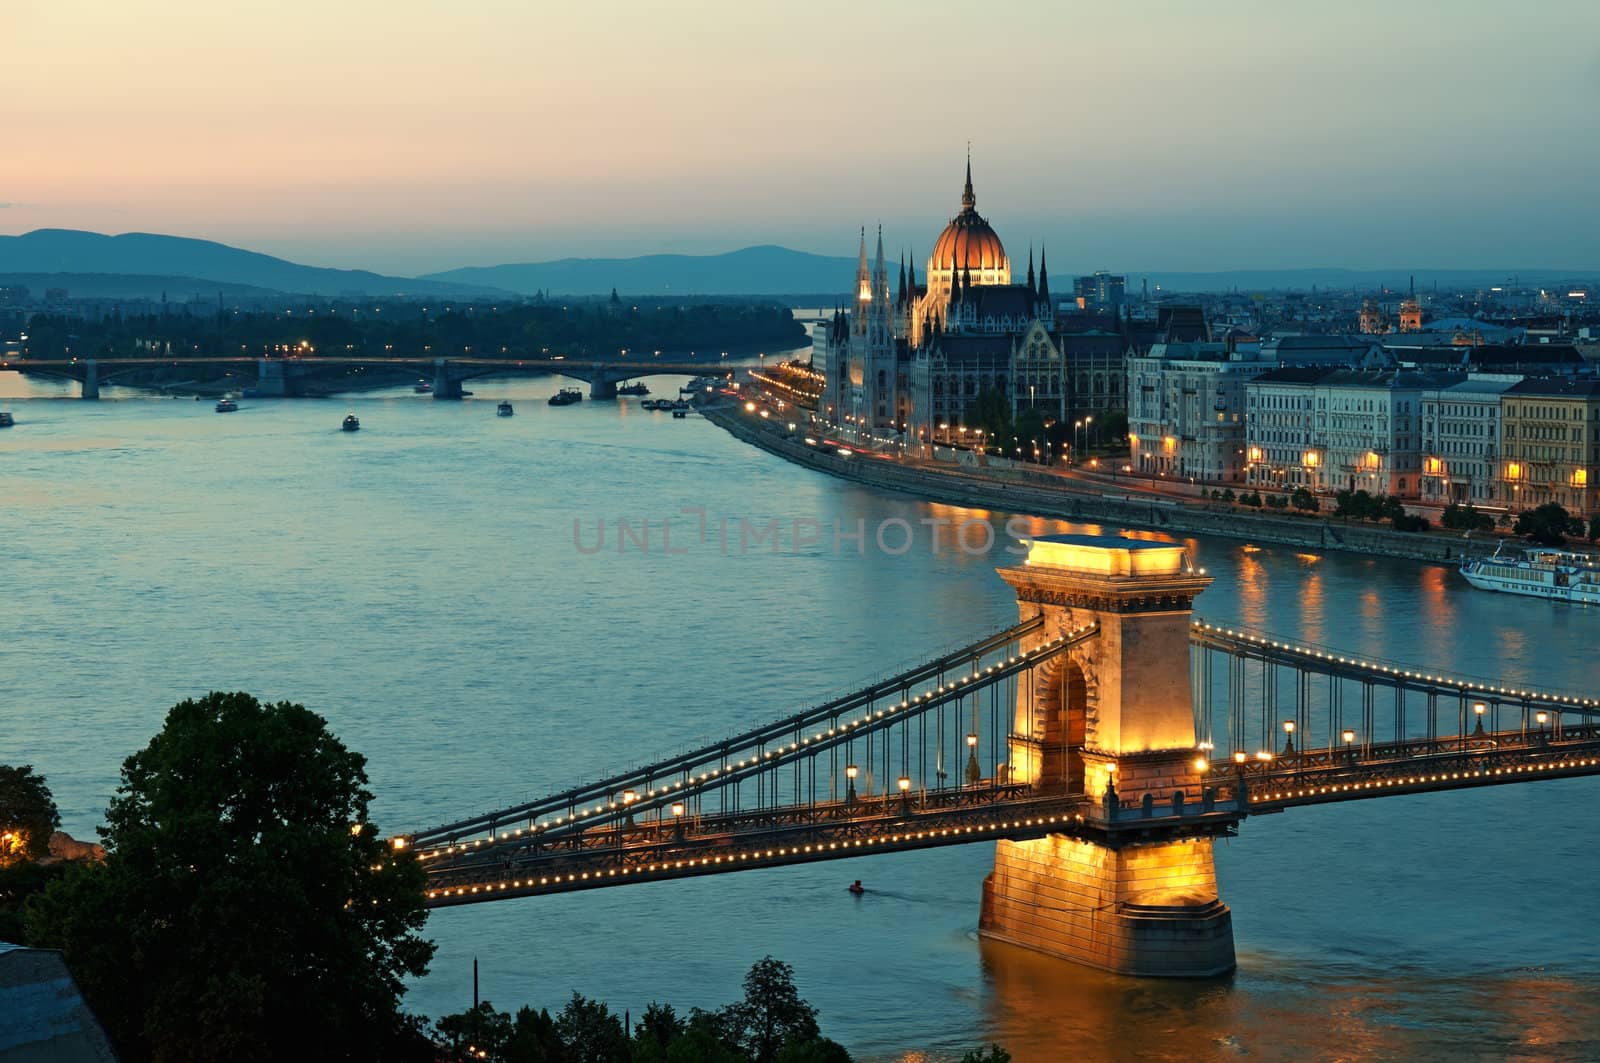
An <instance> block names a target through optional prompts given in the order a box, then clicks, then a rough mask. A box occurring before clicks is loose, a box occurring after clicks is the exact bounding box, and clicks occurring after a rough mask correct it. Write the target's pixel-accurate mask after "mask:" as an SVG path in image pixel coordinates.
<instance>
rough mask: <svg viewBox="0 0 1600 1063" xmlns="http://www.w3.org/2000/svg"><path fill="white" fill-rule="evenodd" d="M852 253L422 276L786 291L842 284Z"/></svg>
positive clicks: (784, 251) (552, 286) (666, 290)
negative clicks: (833, 255)
mask: <svg viewBox="0 0 1600 1063" xmlns="http://www.w3.org/2000/svg"><path fill="white" fill-rule="evenodd" d="M855 272H856V260H855V259H853V258H835V257H830V256H828V255H813V254H809V253H807V252H805V251H791V250H790V249H789V248H787V247H776V246H774V245H772V244H766V245H763V246H760V247H746V248H743V249H742V250H739V251H729V252H727V253H725V254H721V255H641V256H639V257H638V258H562V259H557V260H556V261H554V262H520V263H514V264H508V265H504V266H468V267H467V268H465V269H452V270H446V271H445V272H443V273H428V274H424V275H423V279H424V280H432V281H449V282H451V283H454V284H470V285H482V286H488V287H494V288H504V289H508V290H510V291H513V292H521V293H522V294H524V295H531V294H533V293H534V292H539V291H543V292H550V293H552V294H557V295H587V294H593V293H603V292H609V291H611V289H613V288H615V289H616V290H617V291H619V292H626V293H628V294H629V295H695V294H699V295H713V294H714V295H785V294H802V293H807V294H816V293H819V292H843V291H848V290H849V288H850V284H851V279H852V278H853V277H854V276H855Z"/></svg>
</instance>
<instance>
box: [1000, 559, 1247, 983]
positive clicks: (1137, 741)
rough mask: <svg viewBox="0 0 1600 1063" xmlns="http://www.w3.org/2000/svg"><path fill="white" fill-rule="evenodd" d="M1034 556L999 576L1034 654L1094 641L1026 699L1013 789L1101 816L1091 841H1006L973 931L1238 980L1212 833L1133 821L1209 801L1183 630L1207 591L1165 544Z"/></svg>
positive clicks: (1092, 961)
mask: <svg viewBox="0 0 1600 1063" xmlns="http://www.w3.org/2000/svg"><path fill="white" fill-rule="evenodd" d="M1028 546H1029V550H1028V555H1027V558H1026V559H1025V560H1024V561H1023V563H1022V564H1020V565H1017V566H1014V567H1010V568H1003V569H1001V570H1000V575H1001V577H1002V578H1004V579H1005V581H1006V582H1007V583H1009V584H1011V586H1012V587H1013V588H1015V590H1016V592H1017V602H1018V606H1019V609H1020V611H1021V614H1022V618H1023V619H1024V620H1027V619H1030V618H1032V617H1035V616H1039V615H1043V616H1044V618H1045V624H1044V628H1043V630H1040V631H1037V632H1035V633H1034V634H1033V635H1032V636H1031V637H1030V639H1029V641H1028V642H1027V643H1025V648H1031V647H1032V646H1034V645H1037V644H1039V643H1043V642H1046V641H1048V640H1050V639H1053V638H1055V637H1056V636H1058V635H1060V634H1062V633H1063V632H1066V631H1069V630H1071V629H1073V628H1076V627H1081V626H1083V625H1085V624H1088V623H1095V624H1097V625H1098V626H1099V633H1098V635H1097V636H1096V637H1095V638H1093V639H1090V640H1088V641H1086V642H1084V643H1082V644H1081V645H1078V646H1075V647H1073V648H1072V649H1071V650H1069V651H1068V652H1067V653H1065V654H1062V655H1060V656H1058V657H1056V658H1054V659H1053V660H1051V661H1050V662H1048V663H1047V665H1045V666H1043V667H1042V668H1041V669H1040V670H1039V675H1038V678H1037V679H1036V680H1035V681H1034V682H1032V683H1031V684H1028V685H1027V686H1023V687H1019V689H1018V691H1017V706H1016V720H1015V725H1014V727H1013V732H1014V737H1013V741H1012V749H1013V753H1012V758H1011V763H1010V765H1009V771H1010V777H1011V779H1012V781H1013V782H1030V783H1032V784H1033V785H1034V786H1035V787H1037V788H1038V789H1039V791H1040V792H1041V793H1085V794H1088V795H1089V796H1091V797H1094V798H1096V799H1097V802H1098V807H1100V808H1101V809H1104V810H1105V813H1104V816H1103V819H1102V825H1103V826H1102V829H1101V830H1099V831H1098V832H1090V833H1088V834H1086V835H1084V836H1083V837H1078V838H1069V837H1067V836H1064V835H1050V836H1048V837H1046V838H1042V839H1038V840H1034V841H1001V842H999V843H998V848H997V849H996V852H995V865H994V871H993V873H992V874H990V875H989V877H988V878H987V879H985V880H984V887H983V911H982V916H981V919H980V922H979V929H980V932H981V933H982V934H984V935H985V936H988V937H993V938H997V939H1001V940H1005V941H1010V942H1013V943H1015V944H1018V945H1023V946H1025V947H1028V948H1032V949H1037V950H1039V951H1041V952H1046V953H1049V954H1051V955H1055V956H1060V957H1063V958H1065V959H1069V960H1073V961H1075V962H1078V963H1082V964H1086V965H1088V966H1091V967H1098V968H1101V969H1103V970H1108V971H1114V972H1117V973H1120V974H1128V975H1140V976H1164V977H1180V978H1185V977H1187V978H1196V977H1210V976H1214V975H1219V974H1223V973H1225V972H1227V971H1230V970H1232V969H1233V967H1234V954H1233V921H1232V915H1231V913H1230V912H1229V910H1228V907H1227V906H1226V905H1225V904H1223V903H1222V901H1221V900H1220V899H1219V898H1218V896H1217V876H1216V868H1215V865H1214V864H1213V862H1212V850H1211V846H1212V834H1211V833H1208V832H1206V831H1202V830H1193V831H1187V832H1185V831H1166V832H1158V831H1153V830H1147V829H1140V828H1139V826H1138V819H1137V816H1138V809H1139V808H1140V806H1141V805H1145V807H1147V808H1148V807H1149V805H1148V804H1147V800H1148V801H1152V802H1160V803H1161V804H1162V805H1163V806H1165V807H1177V808H1180V809H1181V808H1182V807H1183V802H1182V798H1181V797H1180V798H1178V799H1176V805H1175V806H1174V805H1173V804H1169V803H1171V802H1174V800H1175V799H1174V793H1175V792H1177V791H1184V792H1185V793H1187V794H1189V795H1199V794H1202V793H1207V792H1206V791H1205V784H1206V776H1205V775H1204V774H1203V773H1202V772H1201V771H1200V770H1199V769H1198V767H1197V764H1196V752H1195V746H1196V734H1195V723H1194V709H1193V706H1192V702H1191V699H1190V689H1189V625H1190V613H1191V610H1192V609H1193V603H1194V598H1195V595H1197V594H1199V593H1200V592H1201V591H1203V590H1204V589H1205V588H1206V586H1207V585H1209V584H1210V582H1211V580H1210V579H1209V578H1208V577H1206V576H1205V575H1203V574H1201V573H1198V572H1195V571H1194V570H1193V568H1192V567H1191V565H1190V563H1189V561H1188V558H1187V555H1186V552H1185V551H1184V549H1183V548H1182V547H1181V546H1175V545H1173V544H1170V543H1156V542H1146V541H1140V540H1134V539H1122V538H1117V537H1114V536H1088V535H1053V536H1041V537H1039V538H1037V539H1034V540H1032V541H1031V542H1029V543H1028ZM1146 795H1150V796H1149V798H1148V799H1147V797H1146ZM1207 796H1208V798H1209V794H1207ZM1190 807H1193V806H1192V805H1191V806H1190ZM1119 810H1120V812H1119ZM1129 813H1132V814H1133V815H1132V816H1130V815H1129Z"/></svg>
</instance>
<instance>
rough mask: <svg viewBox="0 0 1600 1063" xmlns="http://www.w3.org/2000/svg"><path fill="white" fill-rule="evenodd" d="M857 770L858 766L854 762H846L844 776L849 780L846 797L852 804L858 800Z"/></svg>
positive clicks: (845, 792) (845, 791) (846, 785)
mask: <svg viewBox="0 0 1600 1063" xmlns="http://www.w3.org/2000/svg"><path fill="white" fill-rule="evenodd" d="M856 772H857V768H856V766H855V765H854V764H846V765H845V766H844V777H845V779H846V780H848V781H847V782H846V783H845V790H844V799H845V801H846V802H848V803H850V804H855V800H856Z"/></svg>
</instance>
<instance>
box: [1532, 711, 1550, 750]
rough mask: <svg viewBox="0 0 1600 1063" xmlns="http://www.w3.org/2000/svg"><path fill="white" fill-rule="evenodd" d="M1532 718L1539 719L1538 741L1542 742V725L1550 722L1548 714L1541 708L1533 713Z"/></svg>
mask: <svg viewBox="0 0 1600 1063" xmlns="http://www.w3.org/2000/svg"><path fill="white" fill-rule="evenodd" d="M1533 718H1534V719H1535V720H1537V721H1539V741H1541V742H1543V741H1544V737H1545V736H1544V725H1545V724H1547V723H1549V722H1550V714H1549V713H1548V712H1545V711H1544V710H1543V709H1540V710H1539V711H1538V712H1536V713H1534V715H1533Z"/></svg>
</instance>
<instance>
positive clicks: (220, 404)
mask: <svg viewBox="0 0 1600 1063" xmlns="http://www.w3.org/2000/svg"><path fill="white" fill-rule="evenodd" d="M238 408H239V404H238V403H237V402H235V401H233V400H232V399H230V398H228V396H226V395H224V396H223V397H222V398H220V399H218V400H217V412H218V413H233V412H234V411H235V410H237V409H238Z"/></svg>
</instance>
